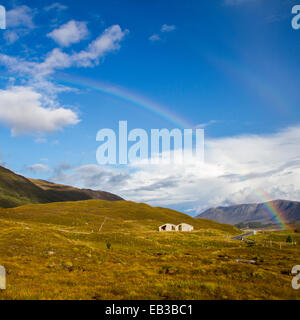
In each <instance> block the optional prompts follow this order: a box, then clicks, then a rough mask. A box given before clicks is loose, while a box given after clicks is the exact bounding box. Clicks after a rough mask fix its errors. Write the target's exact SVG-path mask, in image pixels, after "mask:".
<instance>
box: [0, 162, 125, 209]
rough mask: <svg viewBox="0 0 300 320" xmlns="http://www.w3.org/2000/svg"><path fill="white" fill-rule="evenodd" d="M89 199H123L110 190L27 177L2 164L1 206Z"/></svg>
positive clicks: (0, 171)
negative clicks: (77, 186) (97, 189)
mask: <svg viewBox="0 0 300 320" xmlns="http://www.w3.org/2000/svg"><path fill="white" fill-rule="evenodd" d="M89 199H102V200H109V201H119V200H122V198H120V197H118V196H116V195H114V194H111V193H108V192H103V191H93V190H87V189H78V188H73V187H69V186H64V185H58V184H54V183H50V182H47V181H42V180H34V179H27V178H25V177H23V176H20V175H17V174H15V173H14V172H12V171H10V170H8V169H6V168H3V167H1V166H0V207H1V208H13V207H17V206H21V205H25V204H29V203H33V204H36V203H50V202H60V201H78V200H89Z"/></svg>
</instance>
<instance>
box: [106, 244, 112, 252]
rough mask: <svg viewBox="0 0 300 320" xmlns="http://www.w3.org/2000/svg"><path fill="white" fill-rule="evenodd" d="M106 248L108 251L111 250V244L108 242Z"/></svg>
mask: <svg viewBox="0 0 300 320" xmlns="http://www.w3.org/2000/svg"><path fill="white" fill-rule="evenodd" d="M106 248H107V249H108V250H110V249H111V243H110V242H106Z"/></svg>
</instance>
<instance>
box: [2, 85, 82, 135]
mask: <svg viewBox="0 0 300 320" xmlns="http://www.w3.org/2000/svg"><path fill="white" fill-rule="evenodd" d="M0 122H1V123H2V124H3V125H5V126H8V127H9V128H11V133H12V135H13V136H17V135H20V134H41V133H49V132H53V131H57V130H60V129H62V128H63V127H65V126H68V125H75V124H77V123H78V122H79V119H78V116H77V114H76V113H75V112H74V111H72V110H70V109H66V108H63V107H58V108H53V107H47V106H45V103H43V96H42V95H41V94H40V93H38V92H36V91H34V89H32V88H30V87H12V88H10V89H6V90H0Z"/></svg>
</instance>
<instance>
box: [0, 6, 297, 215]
mask: <svg viewBox="0 0 300 320" xmlns="http://www.w3.org/2000/svg"><path fill="white" fill-rule="evenodd" d="M0 4H1V5H3V6H5V7H6V10H7V29H6V30H0V46H1V53H0V90H1V91H0V125H1V126H0V136H1V139H0V152H1V153H0V161H1V163H2V164H3V165H5V166H7V167H9V168H11V169H12V170H14V171H17V172H18V173H20V174H23V175H26V176H30V177H35V178H44V179H50V180H52V181H56V182H60V183H66V184H72V185H76V186H79V187H89V188H93V189H102V190H106V191H110V192H114V193H117V194H120V195H121V196H124V197H125V198H127V199H132V200H134V201H144V202H147V203H150V204H153V205H162V206H168V207H172V208H176V209H180V210H183V211H185V212H189V213H191V214H196V213H199V212H201V211H202V210H203V209H205V208H207V207H210V206H216V205H227V204H232V203H242V202H255V201H257V200H258V199H259V198H260V197H257V192H258V191H257V190H263V191H264V194H267V195H268V196H267V198H268V199H275V198H288V199H292V200H299V196H300V192H299V187H300V179H299V177H300V175H299V173H300V172H299V162H298V161H299V159H300V155H299V152H298V150H300V149H299V144H300V134H299V128H300V126H299V118H300V109H299V107H298V106H299V101H300V90H299V83H300V63H299V56H300V31H296V30H293V29H292V27H291V19H292V17H293V16H292V14H291V10H292V7H293V5H295V4H297V1H288V0H286V1H284V0H281V1H279V0H274V1H272V4H270V2H267V1H263V0H215V1H199V0H193V1H192V0H190V1H153V0H152V1H148V0H144V1H135V0H131V1H129V0H128V1H125V0H124V1H116V0H110V1H88V0H87V1H85V2H84V4H83V3H82V2H79V1H60V2H52V1H51V2H50V1H48V2H47V1H43V3H42V4H41V1H1V3H0ZM112 92H117V93H118V94H112ZM126 97H127V99H126ZM128 97H139V99H140V100H142V101H146V103H145V105H144V107H143V106H140V105H137V103H135V102H134V101H130V99H128ZM133 100H134V99H133ZM153 105H159V106H160V108H161V110H163V113H171V114H173V115H174V117H173V118H177V119H180V120H179V122H180V124H182V126H186V125H189V126H190V128H192V127H195V126H199V125H200V124H202V126H205V134H206V139H207V157H206V158H207V160H206V163H205V164H203V166H200V167H199V166H198V165H196V164H195V165H186V166H185V167H184V168H182V167H168V168H164V167H163V166H160V167H158V166H156V167H143V166H137V167H135V166H130V165H129V166H128V167H122V168H120V167H115V168H112V167H100V166H98V165H97V162H96V150H97V147H98V146H99V142H97V141H96V139H95V137H96V133H97V131H98V130H100V129H102V128H112V129H115V130H116V129H117V127H118V121H119V120H127V121H128V126H129V129H133V128H143V129H145V130H147V131H149V130H150V129H151V128H168V129H173V128H175V127H177V126H178V123H174V121H173V120H172V119H173V118H172V117H171V118H169V119H168V118H166V117H164V116H162V115H159V114H156V113H154V112H152V111H151V110H150V109H151V108H152V106H153Z"/></svg>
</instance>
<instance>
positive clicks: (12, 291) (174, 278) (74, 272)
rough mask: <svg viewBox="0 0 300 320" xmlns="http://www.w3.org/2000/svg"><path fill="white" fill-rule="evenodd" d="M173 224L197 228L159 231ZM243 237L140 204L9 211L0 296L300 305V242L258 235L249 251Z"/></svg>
mask: <svg viewBox="0 0 300 320" xmlns="http://www.w3.org/2000/svg"><path fill="white" fill-rule="evenodd" d="M165 222H170V223H175V224H177V223H180V222H187V223H191V224H193V225H194V226H195V231H194V232H186V233H178V232H167V233H161V232H158V231H157V227H158V226H159V225H160V224H162V223H165ZM238 233H239V230H238V229H236V228H234V227H232V226H228V225H221V224H218V223H215V222H212V221H207V220H202V219H200V220H196V219H193V218H191V217H189V216H186V215H184V214H182V213H179V212H176V211H173V210H168V209H162V208H151V207H150V206H147V205H144V204H136V203H133V202H123V201H120V202H107V201H96V200H90V201H82V202H76V203H52V204H46V205H26V206H23V207H18V208H13V209H0V265H3V266H5V268H6V270H7V290H4V291H3V290H1V291H0V299H93V300H95V299H299V292H297V291H295V290H293V289H292V288H291V275H290V270H291V268H292V267H293V266H294V265H296V264H299V257H300V247H299V243H300V235H299V234H296V233H291V235H292V238H293V240H294V241H296V242H297V245H296V246H294V245H292V244H288V243H285V239H286V237H287V235H288V233H287V232H283V231H281V232H276V233H272V232H268V233H264V234H259V235H258V236H257V237H254V239H255V240H256V243H255V245H251V246H249V245H247V244H246V243H244V242H240V241H235V240H232V239H231V238H230V237H231V236H232V235H235V234H238ZM270 240H272V245H270V244H269V243H270ZM280 242H282V248H281V249H280V248H279V244H280ZM236 259H244V260H243V261H246V262H245V263H244V262H242V263H241V262H238V261H237V260H236ZM250 259H254V260H255V264H248V263H247V261H248V260H250Z"/></svg>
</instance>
